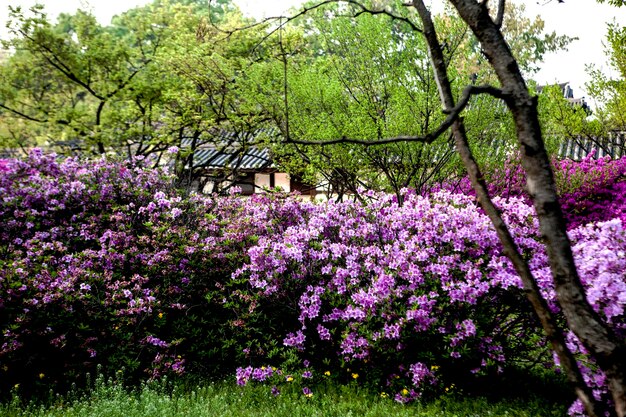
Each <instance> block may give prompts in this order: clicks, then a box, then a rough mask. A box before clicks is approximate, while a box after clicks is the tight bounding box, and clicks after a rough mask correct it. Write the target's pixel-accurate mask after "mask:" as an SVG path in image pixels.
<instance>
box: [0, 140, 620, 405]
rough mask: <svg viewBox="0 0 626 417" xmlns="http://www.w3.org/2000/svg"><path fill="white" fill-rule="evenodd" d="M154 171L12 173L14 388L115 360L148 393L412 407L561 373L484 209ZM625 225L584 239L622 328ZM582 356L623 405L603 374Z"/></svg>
mask: <svg viewBox="0 0 626 417" xmlns="http://www.w3.org/2000/svg"><path fill="white" fill-rule="evenodd" d="M141 162H142V161H141V160H135V161H131V162H110V161H106V160H98V161H93V162H84V161H78V160H75V159H71V158H70V159H65V160H63V161H60V160H57V159H56V158H55V157H54V156H50V155H43V154H42V153H41V152H37V151H35V152H33V153H32V154H31V155H30V157H29V158H28V159H27V160H25V161H17V160H11V161H3V162H2V163H0V195H1V196H2V203H1V204H2V205H1V206H0V222H2V225H3V227H2V228H1V229H0V250H2V252H3V255H4V256H3V257H1V258H0V330H1V331H2V335H3V336H2V343H1V344H0V375H1V376H2V377H1V378H0V384H2V387H0V388H1V389H7V390H8V389H9V388H10V387H11V386H13V385H15V384H20V386H21V387H22V388H21V389H30V388H33V387H36V386H37V385H38V384H50V383H54V384H57V385H58V384H64V383H70V382H74V381H79V379H80V377H81V375H83V374H84V372H85V371H88V370H90V369H93V368H94V367H95V366H96V365H98V364H101V365H104V367H105V369H109V370H113V371H114V372H115V371H116V370H122V369H123V370H124V371H123V372H124V374H125V375H128V376H129V377H132V378H141V377H147V378H152V379H155V378H159V377H160V376H162V375H165V374H168V373H173V374H183V373H190V374H195V375H214V376H217V375H220V376H224V375H233V374H234V375H235V376H236V379H237V382H238V383H239V384H240V385H246V384H248V383H250V382H261V383H265V384H268V390H270V391H271V392H272V393H274V394H275V395H278V394H279V393H280V391H281V386H282V384H292V385H296V384H297V385H298V386H299V387H300V390H301V392H302V395H304V396H310V395H314V389H315V386H316V384H317V383H318V382H321V381H325V380H333V381H334V382H340V383H352V384H355V383H356V384H364V385H367V386H370V387H377V388H380V387H382V390H384V391H383V392H382V393H381V395H382V394H384V395H385V396H389V397H393V398H395V399H396V400H397V401H399V402H409V401H412V400H414V399H416V398H418V397H420V396H424V395H429V394H437V393H441V392H445V391H446V390H450V389H453V388H452V387H457V388H466V389H470V388H471V386H472V385H473V384H474V383H475V381H479V380H481V378H482V379H484V378H487V377H490V376H493V375H497V374H498V373H500V372H502V371H503V370H505V369H507V368H508V367H511V366H519V365H520V364H526V365H528V366H530V365H532V364H537V363H538V364H541V365H543V366H547V367H549V366H551V362H552V360H551V356H550V354H549V350H548V347H547V346H546V342H545V340H544V338H543V337H542V332H541V329H540V328H539V326H538V324H537V322H536V320H535V317H534V315H533V314H532V312H531V310H530V307H529V306H528V303H527V302H526V300H525V298H524V295H523V291H522V289H521V283H520V280H519V278H518V277H517V276H516V274H515V271H514V270H513V268H512V266H511V264H510V262H509V261H508V259H507V258H506V257H505V256H504V254H503V253H502V250H501V248H500V245H499V242H498V239H497V236H496V234H495V231H494V230H493V229H492V226H491V224H490V222H489V220H488V218H487V217H486V216H485V215H484V214H482V212H481V211H480V210H479V209H478V208H477V205H476V202H475V199H474V198H473V197H472V196H471V195H463V194H454V193H451V192H449V191H445V190H442V191H439V192H434V193H433V194H431V195H429V196H421V195H416V194H415V193H413V192H410V191H405V192H404V195H403V196H402V203H401V204H400V203H399V202H398V200H397V198H396V197H395V196H389V195H384V194H378V193H371V192H365V193H364V197H365V198H364V199H363V201H360V202H342V203H334V202H329V203H324V204H314V203H310V202H304V201H301V200H299V199H298V197H297V196H286V195H283V194H280V193H268V194H262V195H255V196H253V197H250V198H243V197H238V196H235V195H233V196H229V197H219V198H217V197H211V196H200V195H193V194H192V195H187V194H184V193H182V192H179V191H177V190H176V189H174V188H173V187H172V184H173V182H172V178H171V177H170V176H169V175H168V174H167V172H164V171H159V170H150V169H144V168H142V167H141ZM607 164H609V163H608V162H607ZM606 170H607V169H606V168H605V167H601V169H599V170H597V172H605V171H606ZM611 172H613V171H611ZM600 177H601V175H600ZM612 178H614V179H616V178H617V177H616V175H614V176H613V177H612ZM603 181H604V180H603ZM616 181H617V180H616ZM605 186H606V187H610V186H612V185H611V184H610V181H608V180H606V181H605ZM584 187H585V185H584V184H582V185H580V186H576V187H574V188H575V189H576V190H581V189H583V188H584ZM505 194H506V193H505ZM504 197H505V198H500V197H498V198H496V199H495V202H496V204H497V205H498V206H499V207H500V209H501V211H502V213H503V216H504V218H505V220H506V221H507V223H508V224H509V225H510V227H511V231H512V234H513V236H514V237H515V240H516V242H517V245H518V247H519V249H520V251H521V252H522V254H523V256H524V257H525V258H526V259H527V260H528V261H529V264H530V266H531V269H532V270H533V272H534V274H535V276H536V278H537V280H538V282H539V284H540V287H541V290H542V292H543V294H544V296H545V297H546V298H547V300H548V302H549V304H550V306H551V308H552V309H553V310H554V312H555V313H556V315H557V317H560V312H559V308H558V303H557V302H556V300H555V296H554V291H553V288H552V280H551V276H550V273H549V268H548V267H547V259H546V256H545V253H544V251H543V247H542V245H541V244H540V239H539V236H538V231H537V229H538V228H537V224H536V220H535V216H534V213H533V210H532V208H531V207H530V206H529V205H527V204H526V203H525V201H524V197H523V195H522V194H520V196H515V194H513V196H512V195H511V193H509V194H507V195H505V196H504ZM616 217H617V218H616V219H614V220H611V221H609V222H604V223H601V222H595V223H590V224H588V225H587V226H584V227H576V228H572V229H571V231H570V238H571V239H572V242H573V244H574V253H575V255H576V262H577V264H578V267H579V270H580V273H581V279H582V280H583V283H584V285H586V286H587V288H588V293H589V300H590V302H591V303H592V305H593V306H594V308H595V309H596V310H597V311H598V313H599V314H601V316H602V317H604V319H605V320H606V321H607V323H609V324H610V325H612V326H613V327H614V328H616V330H617V331H619V332H623V331H624V326H625V322H624V304H625V303H626V289H625V288H624V281H625V279H624V278H625V277H624V274H625V272H624V271H626V265H624V262H625V259H624V252H625V251H626V238H625V233H624V229H623V224H622V221H621V219H620V218H619V216H616ZM568 341H569V343H570V346H571V348H572V349H573V350H574V351H575V352H576V354H577V355H578V357H579V359H580V362H581V365H582V366H583V369H584V372H585V377H586V378H587V380H588V382H589V384H590V385H591V386H592V387H593V388H594V390H595V393H596V395H597V396H598V397H599V398H603V397H606V387H605V386H604V385H605V384H604V380H603V376H602V374H601V373H599V372H598V371H597V367H596V366H595V365H594V363H593V360H592V358H590V357H589V356H588V354H587V352H585V350H584V348H583V347H582V346H580V344H579V343H578V341H577V339H576V338H575V337H574V336H573V335H569V336H568ZM235 368H237V369H235ZM5 392H8V391H5ZM577 407H578V406H577V405H576V406H575V407H573V408H572V412H576V411H578V408H577Z"/></svg>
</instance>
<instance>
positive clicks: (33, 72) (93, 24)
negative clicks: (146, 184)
mask: <svg viewBox="0 0 626 417" xmlns="http://www.w3.org/2000/svg"><path fill="white" fill-rule="evenodd" d="M10 10H11V13H10V15H11V18H12V22H11V26H10V30H11V32H12V34H13V35H14V37H13V38H12V39H11V40H10V41H8V42H5V46H6V47H12V48H14V49H15V50H16V51H17V52H16V53H15V54H14V56H12V57H10V58H9V60H8V61H7V62H6V63H5V65H3V66H2V68H1V72H0V77H1V78H2V80H3V83H2V85H3V87H2V89H1V91H0V106H1V107H2V108H3V109H4V110H5V111H6V112H5V115H9V116H10V117H13V118H19V119H21V120H24V121H27V122H29V123H25V127H26V129H29V128H30V126H31V125H32V124H33V123H34V124H38V125H39V128H36V129H35V130H36V131H37V130H39V131H42V129H41V127H43V126H45V127H46V129H44V130H43V131H42V133H43V134H44V135H45V137H46V139H51V138H59V137H60V138H67V139H78V140H80V141H81V142H82V143H84V144H85V145H86V146H87V148H88V149H93V150H94V151H97V152H99V153H103V152H105V151H106V148H107V146H110V145H113V143H111V142H112V138H113V136H114V135H113V134H107V132H106V131H107V129H109V128H110V124H109V123H108V118H109V117H110V116H111V115H112V112H111V110H112V109H111V103H112V102H115V101H119V100H121V99H122V97H123V96H124V95H125V94H126V93H127V92H128V91H130V90H131V89H132V88H133V81H134V79H135V78H136V77H137V76H138V75H139V74H140V73H141V72H142V71H143V70H144V69H146V68H147V67H148V66H149V65H150V64H151V62H152V60H153V58H154V54H155V53H156V51H157V50H158V47H159V41H160V37H161V36H162V35H163V30H162V29H161V28H160V27H158V26H157V25H151V24H146V22H135V23H136V24H135V26H134V27H132V28H131V30H130V31H129V34H128V35H127V36H126V37H125V38H123V39H118V38H116V37H115V36H114V35H113V34H112V33H111V32H110V31H108V30H107V28H104V27H102V26H100V25H99V24H98V23H97V21H96V20H95V18H94V16H92V15H90V14H88V13H85V12H82V11H79V12H77V13H76V14H75V15H62V16H61V17H60V18H59V22H58V24H56V25H52V24H50V23H49V22H48V20H47V19H46V16H45V14H44V13H43V12H42V9H41V7H40V6H36V7H34V8H33V9H32V10H31V11H32V15H27V14H25V13H23V11H22V10H21V9H20V8H19V7H18V8H11V9H10ZM15 135H19V133H16V134H15ZM24 135H25V132H21V136H24Z"/></svg>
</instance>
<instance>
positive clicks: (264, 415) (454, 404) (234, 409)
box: [0, 379, 567, 417]
mask: <svg viewBox="0 0 626 417" xmlns="http://www.w3.org/2000/svg"><path fill="white" fill-rule="evenodd" d="M281 389H282V393H281V394H280V395H279V396H277V397H274V396H273V395H272V394H271V393H270V387H268V386H261V385H257V386H248V387H244V388H242V387H238V386H236V385H235V384H234V383H226V382H224V383H213V384H206V385H204V386H201V387H197V388H195V389H191V388H181V387H178V388H174V389H166V388H164V385H163V384H158V385H157V384H145V385H143V386H142V387H140V388H138V389H135V390H133V391H131V392H129V391H128V390H127V389H126V388H124V387H123V386H122V385H120V384H118V383H114V382H105V381H104V380H103V379H99V380H98V381H96V384H95V388H93V389H92V390H91V391H89V392H87V393H83V394H78V393H76V392H74V393H70V394H69V395H67V396H56V397H54V396H53V397H51V399H50V400H48V401H46V405H41V404H39V405H38V404H37V403H35V402H31V403H30V404H27V405H24V404H22V403H21V401H20V400H19V398H18V396H17V395H14V397H13V400H12V401H10V402H8V403H5V404H1V405H0V416H2V417H61V416H63V417H74V416H75V417H159V416H162V417H177V416H180V417H196V416H198V417H199V416H211V417H215V416H237V417H239V416H242V417H246V416H250V417H252V416H255V417H282V416H285V417H287V416H289V417H299V416H324V417H326V416H328V417H333V416H337V417H339V416H341V417H349V416H355V417H356V416H370V417H374V416H380V417H396V416H397V417H400V416H406V417H409V416H411V417H439V416H441V417H444V416H445V417H487V416H510V417H544V416H552V417H556V416H559V417H560V416H564V415H565V414H566V408H567V404H554V403H550V402H547V401H546V400H532V401H528V400H523V401H522V400H511V401H491V400H487V399H485V398H464V397H462V396H461V395H459V394H458V393H456V394H451V395H446V396H444V397H441V398H439V399H436V400H433V401H429V402H424V403H421V402H418V403H413V404H410V405H402V404H398V403H396V402H394V401H393V400H392V399H391V398H381V397H380V395H377V394H375V393H371V392H368V391H366V390H364V389H361V388H359V387H357V386H356V385H351V386H338V385H325V386H318V387H315V388H314V389H313V390H314V394H313V396H312V397H310V398H307V397H305V396H303V395H302V393H301V391H300V389H299V388H296V387H289V386H287V387H282V388H281ZM40 403H41V401H40Z"/></svg>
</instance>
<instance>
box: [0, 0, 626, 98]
mask: <svg viewBox="0 0 626 417" xmlns="http://www.w3.org/2000/svg"><path fill="white" fill-rule="evenodd" d="M150 1H151V0H104V1H103V0H40V1H39V2H40V3H42V4H44V6H45V9H46V11H47V12H48V14H49V16H50V17H52V18H55V16H57V15H58V14H59V13H61V12H73V11H75V10H76V9H77V8H81V7H82V8H88V9H91V10H92V11H93V13H94V14H95V16H96V17H97V18H98V20H99V21H100V23H102V24H107V23H109V22H110V20H111V17H113V16H114V15H116V14H119V13H121V12H123V11H125V10H128V9H130V8H132V7H135V6H139V5H143V4H146V3H149V2H150ZM234 1H235V3H236V4H238V5H239V6H240V8H241V9H242V10H243V11H244V13H245V14H248V15H251V16H254V17H256V18H262V17H268V16H276V15H280V14H284V13H285V12H286V11H287V9H288V8H289V7H291V6H293V5H299V4H301V3H302V2H303V1H302V0H234ZM431 1H432V3H433V6H436V4H437V3H439V2H440V0H431ZM517 1H518V2H523V3H524V4H525V5H526V10H527V12H528V13H527V14H528V15H529V16H535V15H540V16H541V17H542V18H543V20H544V21H545V22H546V30H548V31H556V32H557V33H558V34H563V35H568V36H572V37H578V38H579V40H577V41H575V42H573V43H572V44H571V45H570V47H569V50H568V51H567V52H559V53H557V54H549V55H547V56H546V59H545V61H544V64H543V65H542V70H541V71H540V72H539V73H538V74H535V75H534V77H533V78H534V79H535V80H536V81H538V82H539V83H540V84H551V83H555V82H569V83H570V85H571V86H572V88H573V89H574V96H575V97H577V98H578V97H585V96H586V91H585V89H584V84H585V82H587V81H589V76H588V75H587V74H586V71H585V67H586V65H588V64H594V65H596V67H598V68H600V69H601V70H603V72H605V73H607V74H608V75H614V76H616V75H617V74H612V72H611V69H610V67H609V65H608V63H607V58H606V55H605V54H604V50H605V48H604V46H603V41H604V37H605V34H606V25H607V23H610V22H613V21H616V22H618V23H621V24H626V7H622V8H615V7H612V6H609V5H606V4H597V3H596V2H595V1H594V0H565V1H564V3H558V2H557V1H555V0H552V1H549V0H548V1H547V0H540V2H539V3H538V2H537V0H517ZM546 1H547V2H546ZM35 2H36V0H8V2H7V0H0V38H5V37H6V34H7V33H6V30H5V29H4V26H5V23H6V20H7V17H8V8H7V4H10V5H12V6H18V5H20V6H23V7H29V6H31V5H33V4H34V3H35ZM590 104H592V105H593V103H590Z"/></svg>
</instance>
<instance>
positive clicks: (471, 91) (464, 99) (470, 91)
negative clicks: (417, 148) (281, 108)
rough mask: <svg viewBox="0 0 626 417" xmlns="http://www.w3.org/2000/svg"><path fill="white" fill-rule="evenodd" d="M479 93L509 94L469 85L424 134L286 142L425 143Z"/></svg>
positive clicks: (293, 140) (496, 89)
mask: <svg viewBox="0 0 626 417" xmlns="http://www.w3.org/2000/svg"><path fill="white" fill-rule="evenodd" d="M478 94H491V95H493V96H494V97H498V98H502V99H504V100H506V99H507V95H506V93H505V92H503V91H502V90H500V89H498V88H496V87H493V86H490V85H483V86H474V85H469V86H467V87H465V89H464V90H463V94H462V95H461V97H460V98H459V102H458V103H457V104H456V106H454V107H453V108H452V109H444V110H443V111H444V113H446V114H448V116H447V117H446V118H445V120H444V121H443V122H442V123H441V124H440V125H439V127H438V128H437V129H435V130H434V131H433V132H430V133H427V134H426V135H424V136H395V137H391V138H385V139H378V140H367V139H350V138H346V137H343V138H339V139H332V140H311V141H309V140H299V139H292V138H289V139H288V140H286V141H284V143H296V144H300V145H335V144H338V143H352V144H358V145H366V146H375V145H385V144H389V143H396V142H423V143H432V142H434V141H435V140H436V139H437V138H438V137H439V136H441V135H442V134H443V133H444V132H445V131H446V130H448V128H449V127H450V126H452V124H453V123H454V122H455V121H456V120H457V119H458V118H459V116H460V114H461V112H462V111H463V110H464V109H465V107H467V104H468V103H469V101H470V98H471V97H472V96H474V95H478Z"/></svg>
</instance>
